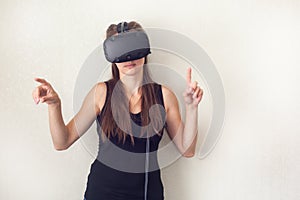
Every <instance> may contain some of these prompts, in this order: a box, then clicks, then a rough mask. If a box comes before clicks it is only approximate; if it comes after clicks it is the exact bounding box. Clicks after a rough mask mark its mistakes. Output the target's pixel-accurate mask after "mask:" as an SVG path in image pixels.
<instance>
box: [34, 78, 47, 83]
mask: <svg viewBox="0 0 300 200" xmlns="http://www.w3.org/2000/svg"><path fill="white" fill-rule="evenodd" d="M34 80H35V81H37V82H39V83H42V84H48V82H47V81H46V80H45V79H42V78H34Z"/></svg>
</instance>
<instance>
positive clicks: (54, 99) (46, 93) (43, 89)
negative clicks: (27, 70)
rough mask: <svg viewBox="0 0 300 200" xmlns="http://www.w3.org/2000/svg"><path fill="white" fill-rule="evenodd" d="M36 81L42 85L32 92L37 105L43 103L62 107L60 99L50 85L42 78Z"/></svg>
mask: <svg viewBox="0 0 300 200" xmlns="http://www.w3.org/2000/svg"><path fill="white" fill-rule="evenodd" d="M34 80H35V81H37V82H39V83H41V85H39V86H38V87H36V88H35V89H34V90H33V92H32V97H33V100H34V102H35V103H36V104H38V103H40V102H41V103H47V104H48V105H60V98H59V96H58V94H57V93H56V92H55V90H54V89H53V88H52V86H51V85H50V83H48V82H47V81H46V80H45V79H41V78H35V79H34Z"/></svg>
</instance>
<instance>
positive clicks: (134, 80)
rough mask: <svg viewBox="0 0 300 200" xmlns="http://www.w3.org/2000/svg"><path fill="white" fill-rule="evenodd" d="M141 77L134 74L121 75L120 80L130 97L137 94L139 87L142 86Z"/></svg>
mask: <svg viewBox="0 0 300 200" xmlns="http://www.w3.org/2000/svg"><path fill="white" fill-rule="evenodd" d="M142 80H143V77H142V76H140V77H136V76H123V77H121V81H122V83H123V84H124V86H125V90H126V94H127V96H128V97H129V98H130V97H131V96H132V95H134V96H135V95H139V94H140V90H139V88H140V87H141V86H142Z"/></svg>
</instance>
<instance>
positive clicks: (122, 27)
mask: <svg viewBox="0 0 300 200" xmlns="http://www.w3.org/2000/svg"><path fill="white" fill-rule="evenodd" d="M117 31H118V33H122V32H125V31H128V24H127V22H120V23H119V24H118V25H117Z"/></svg>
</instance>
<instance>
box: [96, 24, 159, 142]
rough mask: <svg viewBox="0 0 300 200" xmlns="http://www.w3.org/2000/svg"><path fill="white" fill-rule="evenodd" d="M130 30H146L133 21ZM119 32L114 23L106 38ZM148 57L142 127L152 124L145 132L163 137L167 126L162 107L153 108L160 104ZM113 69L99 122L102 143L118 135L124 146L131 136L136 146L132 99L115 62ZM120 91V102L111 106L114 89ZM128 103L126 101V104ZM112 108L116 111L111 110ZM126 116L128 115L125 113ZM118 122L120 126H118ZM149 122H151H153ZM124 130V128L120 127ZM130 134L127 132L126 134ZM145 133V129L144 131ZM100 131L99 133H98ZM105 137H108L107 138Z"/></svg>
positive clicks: (144, 76) (144, 74)
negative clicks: (131, 109)
mask: <svg viewBox="0 0 300 200" xmlns="http://www.w3.org/2000/svg"><path fill="white" fill-rule="evenodd" d="M128 29H129V31H130V30H137V31H144V30H143V29H142V26H141V25H140V24H138V23H137V22H135V21H131V22H129V23H128ZM116 33H117V25H116V24H111V25H110V26H109V27H108V29H107V30H106V38H109V37H111V36H112V35H114V34H116ZM147 62H148V60H147V56H146V57H145V62H144V66H143V85H142V86H141V91H142V96H141V107H142V111H141V127H144V126H147V125H149V124H151V125H152V127H150V129H149V128H148V129H146V132H147V131H148V132H149V131H151V132H152V133H150V134H152V135H153V133H156V134H158V135H161V133H162V128H163V124H164V119H163V117H162V116H163V115H164V113H162V110H161V107H157V106H153V107H151V106H152V105H155V104H158V102H157V98H156V96H157V94H156V93H157V91H155V84H154V82H153V80H152V79H151V77H150V73H149V70H148V66H147V65H145V64H147ZM111 69H112V78H111V79H110V80H108V81H107V83H108V87H107V101H106V104H107V105H106V106H105V109H102V111H101V116H102V118H101V121H99V118H98V121H99V125H100V126H101V129H102V130H101V137H102V139H103V140H105V138H106V137H107V138H110V137H111V136H115V135H116V134H117V135H118V141H119V142H120V141H121V140H123V144H124V143H125V140H126V137H127V134H129V135H130V138H131V143H132V144H133V145H134V138H133V134H132V124H131V121H132V120H131V117H130V111H129V100H128V97H127V96H126V95H125V92H124V87H122V84H119V83H120V82H121V81H119V80H120V75H119V70H118V68H117V65H116V64H115V63H112V65H111ZM115 89H117V91H118V99H119V101H118V103H114V105H112V95H113V90H115ZM126 100H127V101H126ZM112 106H114V107H113V109H112ZM150 107H151V112H150V113H151V120H150V116H149V111H150ZM124 113H125V114H124ZM116 121H117V122H118V123H116ZM150 121H152V122H151V123H150ZM100 126H99V127H100ZM120 126H121V127H122V129H121V128H120ZM124 131H125V132H127V133H125V132H124ZM144 131H145V130H144ZM98 132H99V130H98ZM146 132H143V129H141V131H140V136H142V135H144V134H145V133H146ZM105 136H106V137H105Z"/></svg>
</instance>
